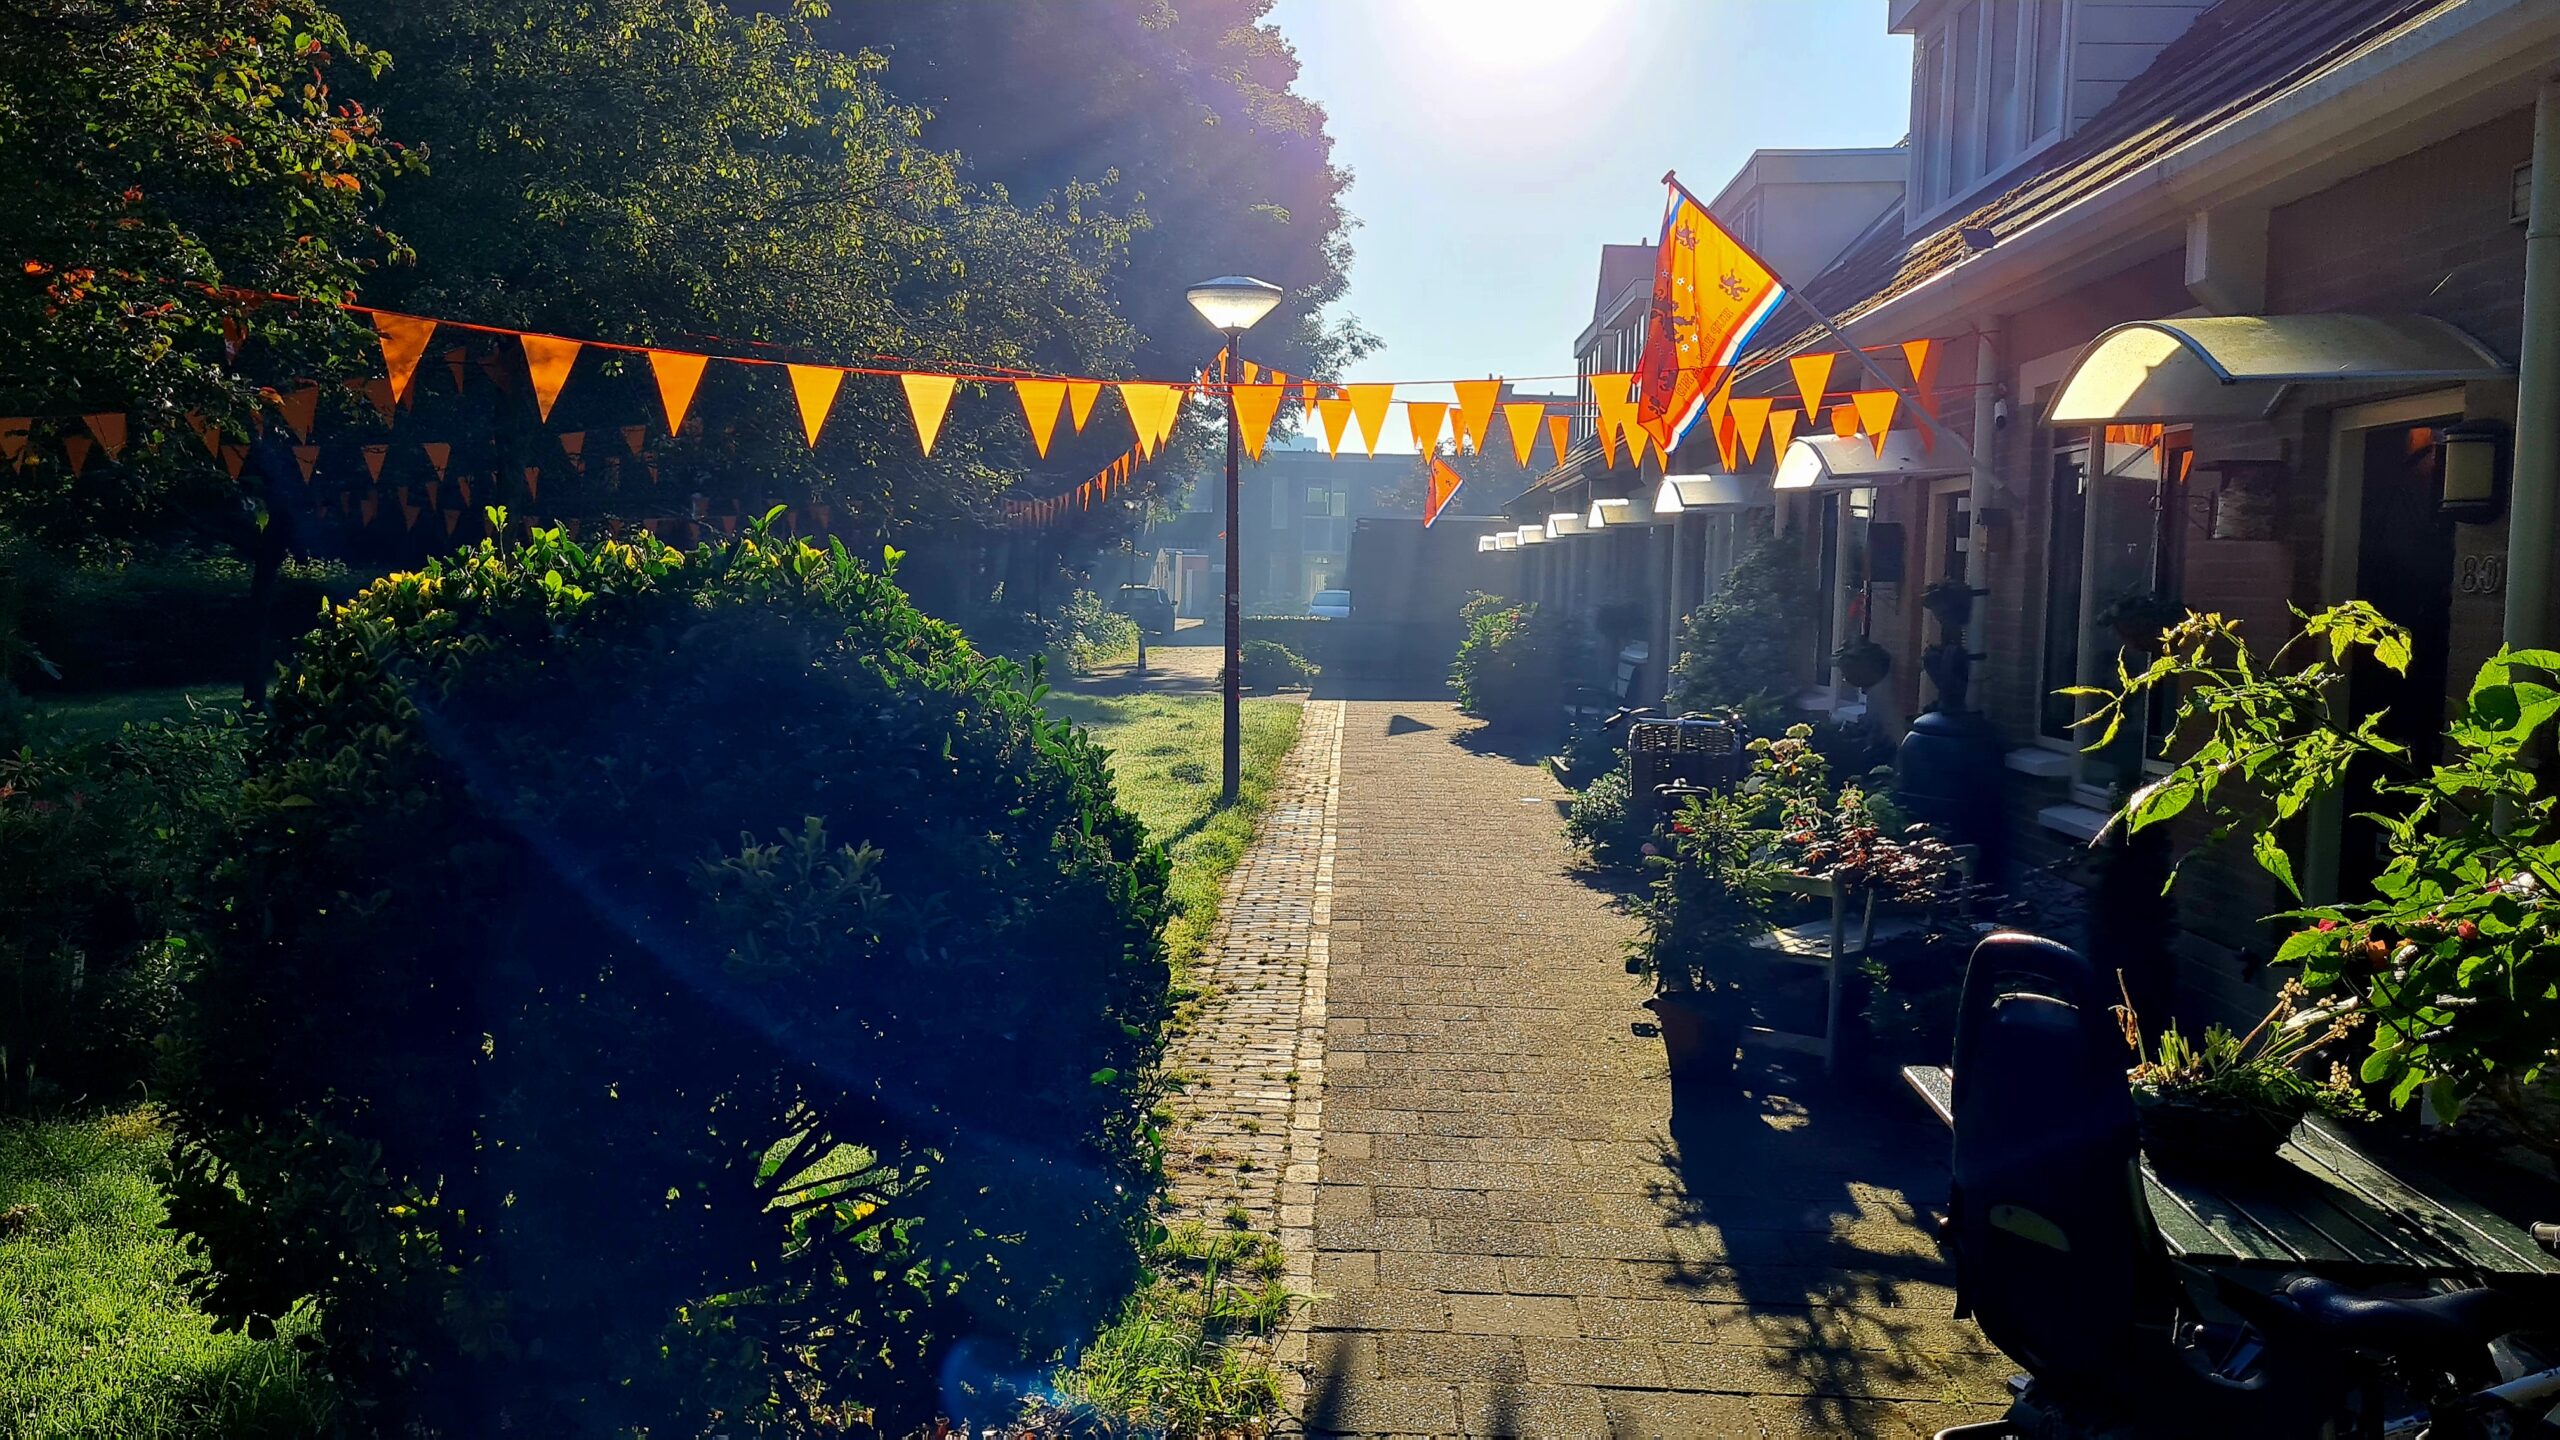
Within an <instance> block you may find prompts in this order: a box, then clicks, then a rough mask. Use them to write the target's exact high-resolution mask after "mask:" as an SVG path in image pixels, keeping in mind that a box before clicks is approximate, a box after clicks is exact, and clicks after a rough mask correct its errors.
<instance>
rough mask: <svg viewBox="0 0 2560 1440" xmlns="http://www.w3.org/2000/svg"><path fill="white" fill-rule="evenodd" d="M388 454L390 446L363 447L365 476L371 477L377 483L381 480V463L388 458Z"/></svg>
mask: <svg viewBox="0 0 2560 1440" xmlns="http://www.w3.org/2000/svg"><path fill="white" fill-rule="evenodd" d="M390 454H391V447H390V446H388V445H367V446H365V447H364V468H365V473H366V474H368V475H371V476H372V477H373V478H374V479H375V480H377V481H379V480H380V479H381V478H382V462H383V461H384V460H385V459H386V458H388V457H389V456H390Z"/></svg>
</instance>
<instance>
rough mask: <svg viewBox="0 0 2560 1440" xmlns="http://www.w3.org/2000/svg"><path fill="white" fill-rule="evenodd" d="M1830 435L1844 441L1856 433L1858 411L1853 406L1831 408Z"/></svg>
mask: <svg viewBox="0 0 2560 1440" xmlns="http://www.w3.org/2000/svg"><path fill="white" fill-rule="evenodd" d="M1831 433H1832V434H1833V435H1835V436H1837V437H1839V438H1840V439H1843V440H1846V439H1848V438H1849V437H1850V436H1852V435H1855V434H1857V433H1858V410H1857V407H1856V406H1854V405H1834V406H1832V407H1831Z"/></svg>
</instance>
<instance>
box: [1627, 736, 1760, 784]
mask: <svg viewBox="0 0 2560 1440" xmlns="http://www.w3.org/2000/svg"><path fill="white" fill-rule="evenodd" d="M1750 744H1751V736H1750V734H1749V733H1748V732H1747V731H1745V730H1744V729H1743V728H1742V727H1741V726H1740V725H1737V724H1734V723H1732V722H1731V721H1726V720H1639V721H1637V722H1636V723H1634V724H1633V725H1630V726H1629V727H1627V766H1628V772H1627V779H1628V781H1629V782H1630V788H1631V789H1633V790H1634V792H1635V793H1636V794H1638V795H1651V794H1653V793H1654V791H1655V790H1657V789H1659V788H1660V787H1662V786H1664V785H1668V784H1670V783H1671V782H1672V781H1674V780H1685V781H1687V782H1689V783H1690V784H1691V785H1695V786H1698V787H1699V788H1701V789H1707V790H1724V789H1729V788H1731V787H1732V786H1734V785H1737V784H1739V783H1741V780H1742V777H1743V775H1744V774H1745V773H1746V772H1748V771H1749V770H1750V768H1751V753H1750Z"/></svg>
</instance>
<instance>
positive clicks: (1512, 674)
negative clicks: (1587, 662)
mask: <svg viewBox="0 0 2560 1440" xmlns="http://www.w3.org/2000/svg"><path fill="white" fill-rule="evenodd" d="M1493 598H1494V597H1491V596H1481V595H1480V596H1477V597H1475V598H1473V599H1471V600H1469V601H1468V603H1467V611H1466V614H1467V638H1466V639H1465V640H1463V641H1461V642H1459V645H1458V655H1457V658H1456V659H1455V660H1453V661H1451V662H1450V665H1449V682H1450V684H1451V685H1452V686H1453V687H1455V689H1456V690H1457V692H1458V708H1459V709H1461V710H1463V711H1465V712H1466V713H1468V714H1470V715H1473V716H1475V717H1477V718H1478V719H1481V720H1483V721H1485V722H1486V723H1487V724H1490V725H1494V726H1496V727H1500V728H1506V729H1507V728H1516V727H1523V726H1527V725H1530V724H1532V723H1534V722H1535V721H1537V720H1538V719H1539V718H1541V717H1543V716H1544V715H1547V714H1551V713H1554V712H1555V710H1556V707H1558V706H1559V705H1561V704H1562V703H1563V700H1564V692H1565V685H1566V680H1567V677H1569V676H1571V675H1573V674H1575V673H1577V672H1578V670H1579V668H1580V662H1581V658H1582V651H1583V648H1584V647H1583V646H1582V644H1581V643H1580V641H1581V627H1579V626H1575V625H1571V624H1569V623H1568V622H1566V621H1565V620H1564V619H1562V618H1561V617H1560V616H1558V615H1557V613H1556V612H1554V611H1552V610H1541V609H1540V608H1539V607H1538V606H1536V605H1533V604H1512V603H1508V602H1505V603H1501V604H1494V605H1484V604H1479V603H1478V602H1479V601H1484V600H1491V599H1493Z"/></svg>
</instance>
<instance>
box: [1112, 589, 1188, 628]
mask: <svg viewBox="0 0 2560 1440" xmlns="http://www.w3.org/2000/svg"><path fill="white" fill-rule="evenodd" d="M1111 608H1112V609H1114V610H1117V611H1119V612H1120V613H1121V614H1123V615H1126V616H1128V617H1129V618H1130V619H1132V620H1135V621H1137V622H1138V628H1139V629H1141V630H1144V631H1146V632H1147V633H1148V634H1150V635H1170V634H1172V633H1173V601H1172V600H1170V599H1168V598H1167V597H1166V595H1165V593H1164V592H1163V591H1162V590H1159V589H1157V588H1156V587H1155V586H1153V585H1123V586H1121V587H1120V593H1119V595H1118V596H1117V597H1115V598H1114V599H1113V600H1112V602H1111Z"/></svg>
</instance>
